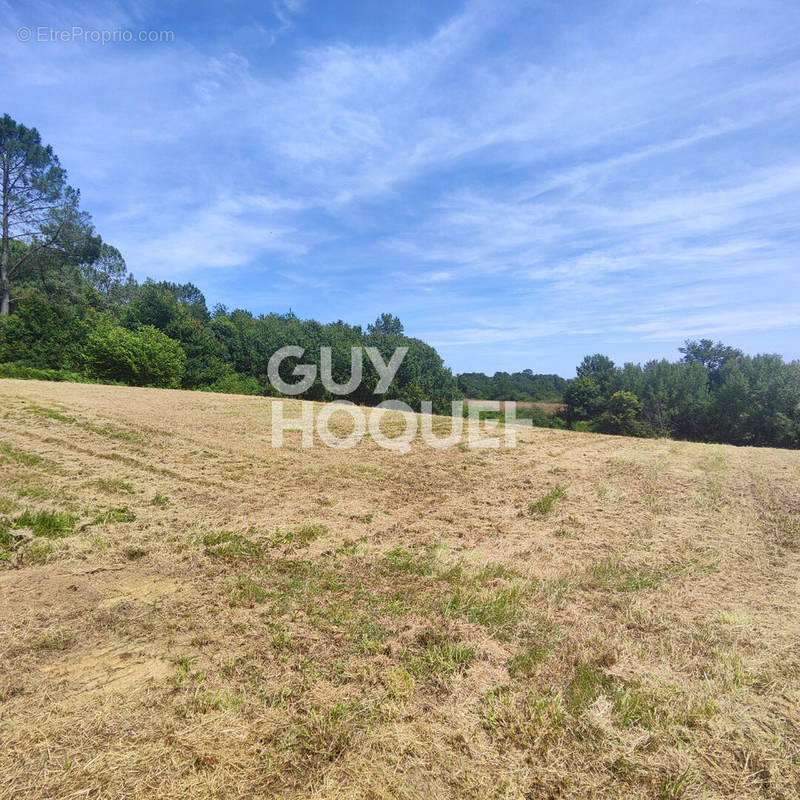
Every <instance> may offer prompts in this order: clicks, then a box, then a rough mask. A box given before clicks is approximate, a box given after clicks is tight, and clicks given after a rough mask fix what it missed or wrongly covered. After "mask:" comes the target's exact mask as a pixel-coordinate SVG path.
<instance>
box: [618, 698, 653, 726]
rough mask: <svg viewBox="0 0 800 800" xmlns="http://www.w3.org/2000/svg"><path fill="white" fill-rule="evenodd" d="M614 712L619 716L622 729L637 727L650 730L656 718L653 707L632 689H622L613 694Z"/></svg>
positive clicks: (647, 699)
mask: <svg viewBox="0 0 800 800" xmlns="http://www.w3.org/2000/svg"><path fill="white" fill-rule="evenodd" d="M614 711H616V712H617V714H619V716H620V724H621V725H622V727H623V728H632V727H634V726H635V725H639V726H641V727H643V728H648V729H650V728H652V727H653V725H654V723H655V721H656V716H657V711H656V707H655V705H654V704H653V703H652V701H651V700H650V699H649V698H648V697H646V696H645V695H644V694H642V693H640V692H637V691H635V690H633V689H622V690H620V691H618V692H617V693H616V694H615V697H614Z"/></svg>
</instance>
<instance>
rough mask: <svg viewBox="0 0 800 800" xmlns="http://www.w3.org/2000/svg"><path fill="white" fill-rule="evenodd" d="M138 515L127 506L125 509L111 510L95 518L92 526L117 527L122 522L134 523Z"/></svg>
mask: <svg viewBox="0 0 800 800" xmlns="http://www.w3.org/2000/svg"><path fill="white" fill-rule="evenodd" d="M135 520H136V514H134V513H133V511H131V510H130V509H129V508H128V507H127V506H125V507H124V508H109V509H108V511H105V512H104V513H102V514H100V515H99V516H97V517H95V519H94V520H93V521H92V525H116V524H118V523H121V522H134V521H135Z"/></svg>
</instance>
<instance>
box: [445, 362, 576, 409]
mask: <svg viewBox="0 0 800 800" xmlns="http://www.w3.org/2000/svg"><path fill="white" fill-rule="evenodd" d="M458 388H459V390H460V391H461V393H462V394H463V395H464V397H470V398H474V399H476V400H517V401H529V402H548V403H560V402H561V400H562V398H563V396H564V392H565V390H566V388H567V381H566V379H564V378H562V377H561V376H560V375H536V374H534V372H533V370H530V369H525V370H523V371H522V372H513V373H508V372H495V373H494V375H492V376H491V377H490V376H489V375H484V374H483V373H482V372H463V373H461V374H460V375H459V376H458Z"/></svg>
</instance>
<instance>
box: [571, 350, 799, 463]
mask: <svg viewBox="0 0 800 800" xmlns="http://www.w3.org/2000/svg"><path fill="white" fill-rule="evenodd" d="M680 351H681V353H683V359H682V360H681V361H679V362H669V361H664V360H662V361H650V362H648V363H647V364H645V365H644V366H643V367H642V366H640V365H637V364H626V365H625V366H624V367H623V368H622V369H615V371H614V374H613V375H612V374H611V373H609V371H608V370H609V369H610V367H609V365H612V362H611V361H610V360H608V359H605V360H603V359H602V358H601V357H599V356H587V358H586V359H584V361H583V363H582V364H581V365H580V366H579V367H578V374H579V377H577V378H576V379H575V380H573V381H571V382H570V384H569V386H568V388H567V391H566V392H565V397H564V401H565V404H566V408H565V410H564V412H563V416H564V419H565V421H566V422H567V423H569V424H570V426H571V427H572V428H574V429H575V430H589V431H601V432H604V433H616V434H623V435H627V436H653V435H658V436H672V437H675V438H678V439H690V440H695V441H706V442H725V443H728V444H738V445H755V446H771V447H791V448H796V447H800V362H796V361H795V362H791V363H789V364H786V363H784V361H783V359H782V358H781V357H780V356H778V355H757V356H746V355H743V354H742V352H741V350H738V349H736V348H733V347H729V346H727V345H724V344H722V343H721V342H717V343H716V344H715V343H713V342H712V341H711V340H710V339H702V340H700V341H699V342H694V341H689V342H686V345H685V346H684V347H682V348H680ZM598 376H602V378H598ZM603 385H605V386H606V387H610V388H611V389H613V391H610V389H606V390H604V389H603Z"/></svg>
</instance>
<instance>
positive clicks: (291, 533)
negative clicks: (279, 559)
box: [268, 525, 328, 547]
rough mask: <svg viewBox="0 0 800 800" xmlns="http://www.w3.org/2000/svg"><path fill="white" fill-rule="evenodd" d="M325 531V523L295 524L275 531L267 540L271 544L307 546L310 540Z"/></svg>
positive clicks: (326, 530)
mask: <svg viewBox="0 0 800 800" xmlns="http://www.w3.org/2000/svg"><path fill="white" fill-rule="evenodd" d="M327 532H328V529H327V527H326V526H325V525H297V526H295V527H294V528H291V529H290V530H288V531H282V530H277V531H275V533H274V534H273V535H272V536H270V537H269V539H268V541H269V543H270V544H271V545H286V546H287V547H288V546H294V545H297V546H298V547H308V545H310V544H311V542H313V541H314V540H315V539H318V538H319V537H320V536H323V535H324V534H326V533H327Z"/></svg>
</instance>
